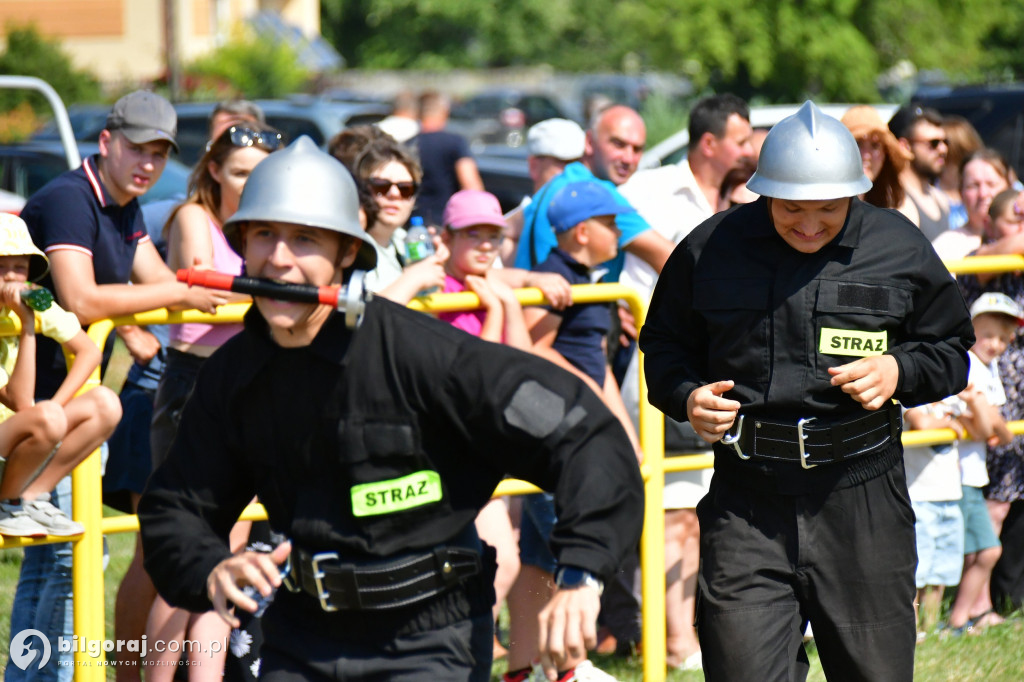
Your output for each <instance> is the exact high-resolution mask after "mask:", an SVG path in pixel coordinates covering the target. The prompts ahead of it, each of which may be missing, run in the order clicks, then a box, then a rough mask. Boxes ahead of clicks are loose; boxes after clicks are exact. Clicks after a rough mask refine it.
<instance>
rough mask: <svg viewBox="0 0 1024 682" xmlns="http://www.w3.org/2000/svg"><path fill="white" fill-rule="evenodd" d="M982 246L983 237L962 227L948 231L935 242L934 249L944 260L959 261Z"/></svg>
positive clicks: (933, 243) (933, 241)
mask: <svg viewBox="0 0 1024 682" xmlns="http://www.w3.org/2000/svg"><path fill="white" fill-rule="evenodd" d="M980 246H981V237H980V236H978V235H976V234H972V233H970V232H968V231H967V230H965V229H964V228H962V227H958V228H956V229H954V230H946V231H945V232H943V233H942V234H940V235H939V236H938V237H936V238H935V239H934V240H932V248H933V249H935V253H937V254H939V258H941V259H942V260H958V259H960V258H966V257H967V256H969V255H970V254H971V253H973V252H975V251H977V250H978V247H980Z"/></svg>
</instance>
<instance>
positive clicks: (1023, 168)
mask: <svg viewBox="0 0 1024 682" xmlns="http://www.w3.org/2000/svg"><path fill="white" fill-rule="evenodd" d="M911 104H917V105H920V106H922V107H931V108H933V109H937V110H938V111H939V112H940V113H943V114H957V115H960V116H963V117H964V118H966V119H967V120H968V121H970V122H971V125H973V126H974V127H975V128H976V129H977V130H978V133H979V134H980V135H981V138H982V139H983V140H984V141H985V144H987V145H988V146H989V147H992V148H994V149H998V150H999V151H1000V152H1001V153H1002V154H1003V155H1004V156H1005V157H1006V159H1007V161H1009V162H1010V165H1012V166H1013V167H1014V168H1015V169H1016V170H1017V175H1018V176H1021V177H1024V83H1015V84H1009V85H972V86H964V87H955V88H949V87H944V88H928V89H922V90H918V91H917V92H916V93H915V94H914V96H913V97H912V98H911Z"/></svg>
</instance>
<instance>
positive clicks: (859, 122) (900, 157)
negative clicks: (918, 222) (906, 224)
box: [842, 105, 910, 215]
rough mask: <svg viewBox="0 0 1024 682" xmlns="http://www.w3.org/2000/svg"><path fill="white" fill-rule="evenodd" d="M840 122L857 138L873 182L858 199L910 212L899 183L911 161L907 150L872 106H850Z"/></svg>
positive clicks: (904, 191)
mask: <svg viewBox="0 0 1024 682" xmlns="http://www.w3.org/2000/svg"><path fill="white" fill-rule="evenodd" d="M842 122H843V125H845V126H846V127H847V128H848V129H849V130H850V132H851V133H853V136H854V138H856V140H857V146H858V147H859V148H860V158H861V163H862V164H863V166H864V174H865V175H867V176H868V179H870V180H871V182H872V183H874V184H872V185H871V189H869V190H868V191H867V192H865V193H864V194H863V195H861V199H863V200H864V201H866V202H868V203H869V204H872V205H874V206H880V207H882V208H895V209H897V210H899V211H900V212H901V213H903V214H904V215H910V214H909V213H908V211H907V210H906V206H907V202H908V200H907V191H906V190H905V189H904V188H903V185H902V184H901V183H900V172H901V171H902V170H903V169H904V168H905V167H906V165H907V163H908V162H909V161H910V153H909V152H907V150H905V149H903V147H901V146H900V144H899V142H898V141H897V140H896V136H895V135H893V134H892V132H891V131H890V130H889V128H888V127H887V126H886V125H885V123H883V122H882V117H881V116H879V115H878V111H876V110H875V108H874V107H872V106H867V105H864V106H857V107H851V108H850V109H849V110H847V112H846V113H845V114H843V118H842Z"/></svg>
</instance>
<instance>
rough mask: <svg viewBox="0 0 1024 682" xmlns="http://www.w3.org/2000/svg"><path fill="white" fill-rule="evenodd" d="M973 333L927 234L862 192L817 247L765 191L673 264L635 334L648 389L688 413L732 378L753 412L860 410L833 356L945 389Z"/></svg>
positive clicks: (959, 379)
mask: <svg viewBox="0 0 1024 682" xmlns="http://www.w3.org/2000/svg"><path fill="white" fill-rule="evenodd" d="M973 344H974V331H973V328H972V326H971V320H970V316H969V314H968V312H967V308H966V306H965V304H964V301H963V298H962V297H961V295H960V292H959V290H958V289H957V286H956V283H955V281H954V280H953V278H952V277H951V276H950V274H949V272H948V271H947V270H946V268H945V267H944V266H943V264H942V262H941V261H940V260H939V258H938V256H937V255H936V254H935V251H934V249H932V247H931V244H930V243H929V242H928V240H927V239H925V237H924V236H923V235H922V234H921V232H920V230H918V229H917V228H916V227H915V226H914V225H913V224H912V223H910V222H909V221H908V220H906V219H905V218H903V216H901V215H900V214H898V213H897V212H895V211H890V210H885V209H880V208H876V207H874V206H871V205H868V204H866V203H864V202H862V201H860V200H859V199H853V200H852V204H851V207H850V211H849V214H848V216H847V219H846V223H845V225H844V226H843V229H842V231H841V232H840V233H839V234H838V235H837V236H836V238H835V239H834V240H832V242H830V243H829V244H827V245H826V246H824V247H823V248H822V249H820V250H819V251H818V252H816V253H813V254H803V253H800V252H798V251H796V250H795V249H793V248H791V247H790V246H789V245H788V244H786V242H785V241H783V239H782V238H781V237H780V236H779V235H778V233H777V232H776V231H775V228H774V227H773V226H772V224H771V222H770V219H769V211H768V202H767V200H766V199H765V198H761V199H759V200H757V201H755V202H754V203H752V204H747V205H745V206H740V207H737V208H735V209H733V210H731V211H727V212H724V213H719V214H717V215H715V216H713V217H712V218H710V219H708V220H706V221H705V222H704V223H702V224H701V225H700V226H699V227H697V229H695V230H694V231H693V232H692V233H691V234H690V235H689V236H687V238H686V239H684V240H683V242H682V243H681V244H680V245H679V246H678V247H677V248H676V249H675V251H674V252H673V253H672V256H671V257H670V258H669V260H668V262H667V263H666V265H665V268H664V270H663V271H662V273H661V277H660V279H659V281H658V285H657V287H656V289H655V291H654V295H653V296H652V299H651V307H650V312H649V314H648V317H647V322H646V324H645V325H644V327H643V330H642V331H641V334H640V348H641V350H643V352H644V353H645V354H646V356H645V358H646V359H645V366H644V367H645V370H646V374H647V385H648V389H649V397H650V401H651V403H652V404H654V405H655V406H657V407H658V408H659V409H661V410H662V411H664V412H665V413H666V414H667V415H669V416H670V417H672V418H674V419H677V420H680V421H683V420H685V419H686V418H687V417H686V402H687V399H688V398H689V395H690V393H691V392H693V390H694V389H696V388H697V387H698V386H701V385H704V384H708V383H712V382H715V381H720V380H728V379H731V380H733V381H735V382H736V385H735V388H734V389H733V390H732V391H730V392H729V393H727V394H726V397H727V398H732V399H734V400H738V401H739V402H740V403H741V404H742V406H743V407H742V408H741V410H740V413H741V414H743V415H746V416H748V419H747V421H748V422H749V421H750V419H749V417H751V416H753V417H755V418H756V417H762V418H765V419H772V420H777V421H785V422H789V423H795V422H796V421H797V420H798V419H800V418H809V417H817V418H826V419H836V418H842V417H846V416H851V415H855V414H862V413H863V409H864V408H863V407H862V406H861V405H860V404H859V403H857V402H856V401H854V400H853V399H852V398H850V397H849V396H848V395H846V394H845V393H843V392H842V390H841V389H840V388H838V387H833V386H832V385H831V384H830V383H829V382H830V378H831V377H830V375H829V373H828V368H829V367H837V366H839V365H843V364H846V363H849V362H853V361H855V360H857V359H859V358H860V357H864V356H866V355H871V354H877V353H888V354H890V355H892V356H893V357H894V358H895V359H896V361H897V363H898V365H899V382H898V384H897V387H896V392H895V394H894V395H893V398H895V399H896V400H898V401H900V402H901V403H903V404H904V405H906V406H913V405H919V404H922V403H927V402H932V401H935V400H940V399H942V398H944V397H946V396H948V395H951V394H953V393H956V392H958V391H960V390H961V389H963V388H964V386H965V385H966V383H967V367H968V364H967V350H968V349H969V348H970V347H971V346H972V345H973ZM715 450H716V452H717V453H718V454H719V455H720V456H719V457H717V458H716V470H717V467H718V465H719V462H720V461H721V460H722V459H723V457H722V456H721V455H725V454H728V453H733V454H731V455H729V456H730V457H731V459H732V460H735V461H736V462H737V463H738V462H740V460H739V459H738V458H737V457H736V455H735V454H734V452H733V451H732V450H731V449H729V448H727V447H726V446H723V445H721V444H716V447H715ZM727 459H728V457H727ZM732 463H733V462H731V461H730V462H728V464H732ZM750 466H752V467H753V466H760V465H758V464H754V463H751V464H750ZM765 468H768V469H771V468H773V467H772V466H766V467H765ZM774 468H775V469H782V470H790V469H792V465H790V464H789V463H780V464H779V465H778V466H775V467H774ZM796 469H797V473H799V465H797V466H796ZM821 473H822V472H819V474H821Z"/></svg>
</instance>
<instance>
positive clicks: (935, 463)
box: [903, 396, 963, 502]
mask: <svg viewBox="0 0 1024 682" xmlns="http://www.w3.org/2000/svg"><path fill="white" fill-rule="evenodd" d="M914 409H921V410H925V411H927V412H928V413H929V414H930V415H932V416H933V417H946V416H949V415H951V414H958V413H959V411H961V410H962V409H963V401H962V400H960V399H959V398H957V397H956V396H950V397H948V398H946V399H945V400H943V401H942V402H938V403H930V404H928V405H921V406H920V407H918V408H914ZM957 445H958V443H956V442H953V443H942V444H941V445H934V446H932V445H921V446H917V447H909V448H906V449H905V450H904V452H903V465H904V467H905V468H906V470H907V489H908V491H909V492H910V499H911V500H913V501H914V502H951V501H953V500H959V499H960V498H961V497H962V496H963V492H962V490H961V489H960V455H959V451H958V449H957Z"/></svg>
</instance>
